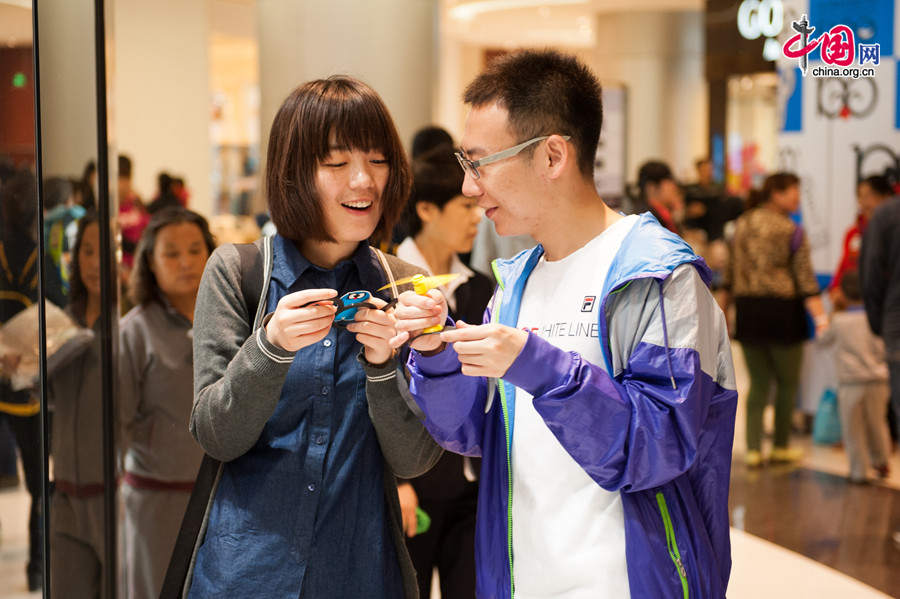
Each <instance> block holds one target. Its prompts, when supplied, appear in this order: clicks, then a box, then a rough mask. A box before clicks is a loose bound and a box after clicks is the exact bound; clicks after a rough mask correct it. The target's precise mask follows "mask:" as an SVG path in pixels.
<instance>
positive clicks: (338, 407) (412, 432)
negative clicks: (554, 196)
mask: <svg viewBox="0 0 900 599" xmlns="http://www.w3.org/2000/svg"><path fill="white" fill-rule="evenodd" d="M266 169H267V170H266V193H267V199H268V202H269V210H270V212H271V216H272V221H273V222H274V224H275V225H276V227H277V229H278V234H277V235H275V236H274V237H273V238H269V239H267V240H266V241H265V243H258V244H257V247H258V248H259V249H260V251H261V256H262V260H263V272H264V274H265V282H264V284H263V288H262V289H263V292H262V295H263V297H262V298H260V301H259V309H258V311H257V314H256V315H255V316H254V314H252V313H251V312H250V310H249V309H248V306H247V302H245V299H244V296H245V294H244V292H243V287H242V285H241V283H242V281H241V278H242V270H243V269H242V267H241V256H240V254H239V251H238V250H237V248H235V246H231V245H226V246H223V247H221V248H219V249H217V250H216V252H214V253H213V255H212V257H211V258H210V260H209V263H208V264H207V267H206V272H205V273H204V276H203V282H202V283H201V286H200V293H199V295H198V298H197V308H196V318H195V321H194V365H195V370H194V388H195V397H194V409H193V413H192V415H191V431H192V432H193V433H194V436H195V437H196V438H197V440H198V441H199V442H200V444H201V445H202V446H203V448H204V449H205V450H206V451H207V453H209V454H210V455H211V456H213V457H214V458H217V459H219V460H222V461H223V462H224V465H223V466H222V468H221V469H220V471H219V476H218V479H217V485H216V489H215V491H214V496H213V499H212V500H211V501H210V504H209V509H208V510H207V515H206V521H205V527H204V529H203V534H202V538H201V539H200V541H199V542H198V547H197V549H196V551H195V555H194V558H193V560H192V569H191V571H190V572H189V574H188V582H187V584H186V591H187V594H188V595H189V596H190V597H253V596H265V597H272V598H280V597H284V598H291V599H294V598H296V597H368V598H376V599H393V598H396V597H407V598H412V597H416V596H417V595H418V592H417V588H416V582H415V572H414V571H413V568H412V564H411V563H410V560H409V556H408V554H407V552H406V547H405V545H404V543H403V540H402V534H401V529H400V521H401V519H400V509H399V504H398V501H397V490H396V484H395V482H394V475H395V474H396V475H398V476H403V477H412V476H417V475H419V474H422V473H423V472H424V471H426V470H427V469H428V468H430V467H431V466H432V465H433V464H434V462H435V461H436V460H437V459H438V458H439V457H440V453H441V450H440V449H439V448H438V446H437V445H436V444H435V443H434V441H432V439H431V437H430V436H429V435H428V433H427V432H426V431H425V429H424V427H423V426H422V425H421V423H420V422H419V421H418V420H417V419H416V418H415V417H414V416H413V415H412V413H411V412H410V410H409V408H408V407H407V405H406V404H405V403H404V401H403V400H402V398H401V390H400V387H398V384H402V385H405V381H402V380H398V369H397V362H396V360H395V357H394V354H393V352H392V350H391V349H390V347H389V346H388V343H387V340H388V339H390V337H392V336H393V334H394V320H393V316H391V315H390V314H388V313H386V312H384V311H382V310H380V309H374V308H363V309H360V310H359V311H358V312H357V313H356V315H355V320H353V321H352V322H351V323H350V324H349V326H346V328H344V327H341V326H338V325H336V324H335V317H336V316H340V315H341V314H340V313H336V312H337V310H336V307H335V303H334V301H332V300H333V298H337V297H340V296H344V295H345V294H347V293H349V292H353V291H368V292H372V293H376V292H377V290H378V289H379V288H381V287H382V286H384V285H385V284H386V283H388V284H390V283H391V282H392V280H393V279H394V278H396V279H399V278H402V277H406V276H408V275H411V274H413V273H415V272H417V270H416V269H414V268H412V267H410V266H409V265H407V264H405V263H403V262H401V261H399V260H397V259H395V258H390V257H385V256H384V255H383V254H381V253H380V252H378V251H376V250H373V249H372V248H370V247H369V244H368V240H369V239H370V238H373V237H374V238H386V237H387V236H389V234H390V231H391V228H392V226H393V224H394V223H395V222H396V220H397V218H398V216H399V214H400V212H401V210H402V208H403V206H404V204H405V202H406V199H407V196H408V193H409V186H410V177H409V168H408V166H407V163H406V159H405V157H404V152H403V148H402V146H401V144H400V141H399V138H398V136H397V132H396V130H395V128H394V125H393V121H392V119H391V117H390V115H389V114H388V112H387V109H386V108H385V106H384V104H383V102H382V101H381V99H380V98H379V97H378V95H377V94H376V93H375V92H374V90H372V89H371V88H370V87H368V86H367V85H365V84H364V83H361V82H359V81H357V80H354V79H351V78H349V77H331V78H329V79H326V80H318V81H311V82H308V83H306V84H304V85H302V86H300V87H298V88H297V89H296V90H294V91H293V92H292V93H291V94H290V95H289V96H288V98H287V99H286V100H285V102H284V103H283V104H282V106H281V108H280V109H279V111H278V114H277V115H276V116H275V120H274V122H273V124H272V129H271V134H270V138H269V144H268V157H267V161H266ZM397 287H398V286H397V285H394V286H393V292H392V294H393V295H395V294H396V293H397V291H399V290H398V289H397ZM390 295H391V294H388V295H386V296H385V297H384V298H382V299H373V300H372V301H373V302H374V303H375V304H377V305H378V306H383V305H384V299H389V298H390ZM264 313H267V315H266V316H265V318H262V315H263V314H264ZM367 392H368V398H367Z"/></svg>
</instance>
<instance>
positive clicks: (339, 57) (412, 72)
mask: <svg viewBox="0 0 900 599" xmlns="http://www.w3.org/2000/svg"><path fill="white" fill-rule="evenodd" d="M435 11H436V3H434V2H431V1H426V0H379V1H378V2H369V3H361V2H355V1H353V0H330V1H329V2H308V1H303V0H259V2H258V19H259V49H260V93H261V106H260V119H261V121H262V123H261V132H262V143H261V146H262V153H263V156H265V145H266V141H265V140H266V139H267V138H268V132H269V127H270V126H271V124H272V119H273V118H275V113H276V112H277V111H278V107H279V106H280V105H281V103H282V102H283V101H284V99H285V97H286V96H287V95H288V94H289V93H290V92H291V90H293V89H294V88H295V87H297V86H298V85H299V84H301V83H303V82H304V81H308V80H310V79H316V78H320V77H327V76H329V75H333V74H338V73H342V74H348V75H352V76H354V77H358V78H360V79H362V80H363V81H365V82H366V83H368V84H369V85H371V86H372V87H373V88H374V89H375V90H376V91H377V92H378V93H379V95H381V97H382V99H383V100H384V102H385V104H387V107H388V109H389V110H390V112H391V115H392V116H393V117H394V122H395V123H396V125H397V129H398V130H399V132H400V137H401V139H402V140H403V142H404V144H408V143H409V141H410V139H411V137H412V135H413V133H414V132H415V131H416V130H417V129H418V128H420V127H422V126H423V125H426V124H428V123H430V122H431V118H432V110H433V100H432V95H433V93H434V89H435V87H436V82H437V74H436V59H435V41H434V38H435V30H436V26H437V19H436V12H435Z"/></svg>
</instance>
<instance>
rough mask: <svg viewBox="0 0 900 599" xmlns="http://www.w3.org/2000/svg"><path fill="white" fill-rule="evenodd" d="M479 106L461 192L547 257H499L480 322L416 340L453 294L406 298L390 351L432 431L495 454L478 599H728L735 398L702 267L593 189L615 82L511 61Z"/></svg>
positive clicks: (484, 89)
mask: <svg viewBox="0 0 900 599" xmlns="http://www.w3.org/2000/svg"><path fill="white" fill-rule="evenodd" d="M465 100H466V102H467V103H468V104H470V105H471V112H470V113H469V116H468V119H467V121H466V127H465V134H464V136H463V141H462V147H461V149H460V151H459V152H458V154H457V158H458V160H459V162H460V165H461V166H462V168H463V169H464V171H465V179H464V182H463V187H462V192H463V194H464V195H466V196H469V197H474V198H478V204H479V205H480V206H481V207H482V208H484V209H485V211H486V216H487V217H488V218H490V219H491V220H492V221H493V223H494V225H495V226H496V228H497V232H498V233H499V234H500V235H516V234H523V233H527V234H530V235H532V236H533V237H534V238H535V239H536V240H537V241H538V242H539V243H540V245H538V246H537V247H535V248H533V249H531V250H527V251H525V252H522V253H521V254H519V255H518V256H516V257H514V258H512V259H510V260H498V261H495V263H494V265H493V271H494V275H495V277H496V279H497V289H496V291H495V294H494V297H493V298H492V300H491V304H490V305H489V306H488V309H487V311H486V312H485V317H484V323H483V324H478V325H473V324H467V323H464V322H457V323H455V327H447V328H446V329H445V330H444V332H442V333H440V334H434V335H421V336H419V333H420V332H421V331H422V330H423V329H425V328H427V327H429V326H432V325H435V324H439V323H444V322H445V319H446V315H447V307H446V301H445V300H444V298H443V297H442V296H441V295H440V293H438V292H435V291H432V292H431V293H430V294H429V295H428V296H417V295H415V294H412V293H407V294H403V295H401V298H400V302H399V304H398V307H397V310H396V316H397V319H398V327H397V328H398V330H399V331H401V332H400V333H398V335H397V337H395V338H394V340H393V341H394V343H395V344H396V345H400V344H402V343H404V342H406V341H407V340H409V339H412V341H411V347H412V349H413V351H412V352H411V355H410V359H409V362H408V367H409V371H410V373H411V381H410V390H411V392H412V395H413V397H414V398H415V400H416V402H417V403H418V404H419V406H421V408H422V410H423V412H424V414H425V426H426V427H427V428H428V430H429V431H430V432H431V434H432V435H433V436H434V438H435V439H436V440H437V441H438V442H439V443H440V444H441V445H443V446H444V447H445V448H447V449H448V450H450V451H455V452H457V453H461V454H465V455H472V456H482V457H483V460H482V472H481V487H480V488H481V492H480V495H479V500H478V522H477V529H476V541H475V542H476V561H477V564H476V567H477V573H478V580H477V594H478V596H479V597H484V598H487V597H491V598H507V599H509V598H511V597H513V596H515V597H516V598H533V597H559V598H569V599H576V598H582V597H591V598H595V597H609V598H613V597H614V598H616V599H620V598H622V597H629V596H630V597H635V598H653V599H659V598H670V597H671V598H675V597H678V598H687V597H704V598H717V597H724V596H725V589H726V586H727V583H728V576H729V571H730V567H731V557H730V542H729V529H728V481H729V474H730V464H731V446H732V440H733V433H734V416H735V407H736V403H737V392H736V391H735V383H734V373H733V369H732V363H731V350H730V345H729V340H728V335H727V332H726V327H725V320H724V317H723V315H722V313H721V311H720V310H719V309H718V307H717V306H716V303H715V301H714V300H713V298H712V296H711V294H710V293H709V291H708V289H707V283H708V281H709V271H708V269H707V267H706V265H705V264H704V263H703V261H702V260H701V259H700V258H699V257H697V256H696V255H695V254H694V253H693V252H692V251H691V249H690V247H689V246H688V245H687V244H685V243H684V242H683V241H682V240H681V239H680V238H679V237H677V236H676V235H674V234H672V233H670V232H669V231H667V230H665V229H664V228H663V227H661V226H660V225H659V223H658V222H657V221H656V219H654V218H653V217H652V216H651V215H650V214H649V213H647V214H642V215H632V216H623V215H621V214H617V213H616V212H614V211H612V210H611V209H609V208H608V207H607V206H606V205H605V204H604V203H603V201H602V200H601V199H600V197H598V195H597V193H596V191H595V188H594V184H593V173H592V170H593V158H594V153H595V150H596V145H597V140H598V138H599V134H600V125H601V121H602V107H601V99H600V85H599V83H598V82H597V80H596V78H595V77H594V76H593V74H592V73H591V72H590V71H589V70H588V69H587V68H586V67H584V66H583V65H582V64H580V63H579V62H578V61H577V60H576V59H575V58H573V57H570V56H566V55H562V54H559V53H556V52H553V51H526V52H522V53H518V54H514V55H511V56H507V57H504V58H502V59H500V60H498V61H497V62H495V63H493V65H492V66H490V67H489V68H488V69H487V70H486V71H485V72H484V73H482V74H481V75H480V76H479V77H478V78H476V79H475V81H474V82H472V83H471V84H470V85H469V87H468V89H467V90H466V94H465ZM451 324H452V323H451Z"/></svg>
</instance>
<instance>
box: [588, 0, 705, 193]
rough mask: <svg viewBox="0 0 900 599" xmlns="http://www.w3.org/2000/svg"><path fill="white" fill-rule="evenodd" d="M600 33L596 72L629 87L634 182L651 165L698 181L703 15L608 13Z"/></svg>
mask: <svg viewBox="0 0 900 599" xmlns="http://www.w3.org/2000/svg"><path fill="white" fill-rule="evenodd" d="M596 26H597V36H596V37H597V45H596V49H595V50H594V54H593V64H592V66H593V68H594V71H595V72H596V73H597V75H598V76H599V77H600V80H601V82H603V81H617V82H621V83H623V84H625V86H626V87H627V88H628V109H627V119H628V126H627V127H628V135H627V142H626V148H627V165H628V166H627V169H628V178H629V180H634V179H635V178H636V174H637V169H638V167H639V166H640V165H641V163H643V162H644V161H646V160H651V159H661V160H664V161H666V162H668V163H669V165H670V166H671V167H672V169H673V171H674V172H675V174H676V176H677V177H679V178H681V179H683V180H692V179H693V178H694V176H695V172H694V166H693V163H694V160H695V159H697V158H699V157H700V156H703V155H705V154H706V153H707V136H708V133H707V132H708V123H707V113H708V110H709V108H708V100H707V91H706V88H707V85H706V79H705V76H704V70H703V69H704V66H703V65H704V54H703V44H704V31H703V13H702V12H699V11H693V12H687V11H682V12H647V13H638V12H626V13H618V14H606V13H604V14H600V15H597V25H596Z"/></svg>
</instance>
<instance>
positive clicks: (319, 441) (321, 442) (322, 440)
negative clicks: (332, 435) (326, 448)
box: [316, 435, 325, 445]
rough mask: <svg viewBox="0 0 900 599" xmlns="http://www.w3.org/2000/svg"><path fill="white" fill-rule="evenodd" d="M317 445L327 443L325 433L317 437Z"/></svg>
mask: <svg viewBox="0 0 900 599" xmlns="http://www.w3.org/2000/svg"><path fill="white" fill-rule="evenodd" d="M316 445H325V435H319V436H318V437H316Z"/></svg>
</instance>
